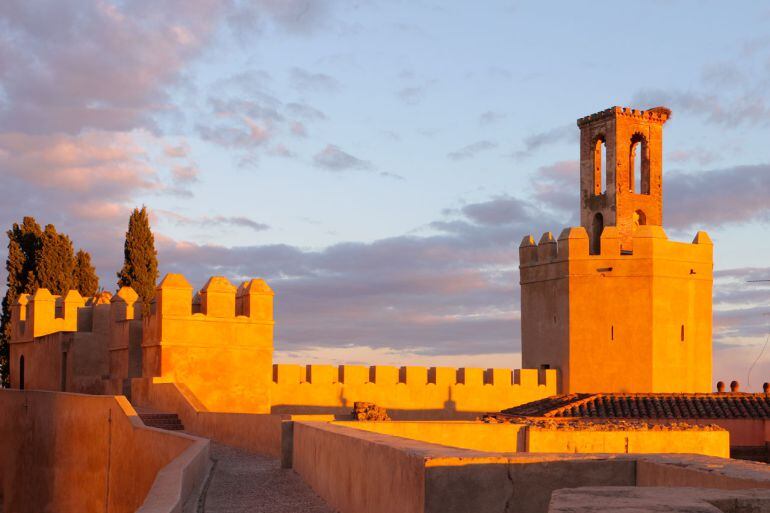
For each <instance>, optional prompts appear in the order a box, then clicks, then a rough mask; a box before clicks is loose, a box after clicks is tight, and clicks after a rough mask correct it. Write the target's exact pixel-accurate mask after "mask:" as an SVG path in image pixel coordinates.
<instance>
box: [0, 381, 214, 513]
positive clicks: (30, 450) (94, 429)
mask: <svg viewBox="0 0 770 513" xmlns="http://www.w3.org/2000/svg"><path fill="white" fill-rule="evenodd" d="M0 411H2V415H0V454H2V455H3V457H2V459H0V469H1V471H0V477H2V500H3V506H2V511H7V512H14V513H48V512H50V513H56V512H69V511H78V512H83V513H97V512H99V513H102V512H105V511H108V512H110V513H122V512H125V513H128V512H134V511H137V510H139V511H143V512H144V511H146V512H148V513H150V512H152V513H171V512H172V511H181V510H182V504H183V503H184V502H185V500H186V499H187V498H188V495H189V493H190V492H191V491H192V490H193V489H196V488H197V487H198V486H199V485H200V484H201V483H202V481H203V479H204V478H205V475H206V472H207V470H208V460H209V457H208V456H209V454H208V453H209V442H208V440H203V439H200V438H196V437H192V436H189V435H186V434H181V433H172V432H169V431H164V430H160V429H155V428H148V427H145V426H144V425H143V423H142V422H141V420H139V417H137V415H136V412H135V411H134V410H133V408H132V407H131V405H130V404H128V402H127V401H126V400H125V398H123V397H108V396H88V395H78V394H62V393H55V392H45V391H18V390H2V391H0ZM179 457H182V458H183V459H182V460H178V461H177V458H179ZM156 478H157V479H159V481H158V482H156ZM155 484H158V485H159V486H161V487H162V488H163V489H162V490H154V487H155ZM153 490H154V492H153ZM151 492H153V493H151ZM155 492H158V493H155ZM148 496H149V497H148ZM145 498H148V500H147V501H145ZM143 505H144V508H142V509H139V508H140V507H141V506H143Z"/></svg>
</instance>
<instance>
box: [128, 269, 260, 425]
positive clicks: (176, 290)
mask: <svg viewBox="0 0 770 513" xmlns="http://www.w3.org/2000/svg"><path fill="white" fill-rule="evenodd" d="M199 308H200V311H199V312H197V313H193V287H192V285H190V284H189V283H188V282H187V280H186V279H185V277H184V276H182V275H181V274H168V275H166V277H165V278H163V281H161V283H160V284H159V285H158V288H157V290H156V296H155V303H154V305H153V307H152V309H151V312H150V314H149V315H148V316H147V317H146V318H145V319H144V324H143V330H144V333H143V343H142V375H143V377H145V378H155V379H154V381H156V382H177V383H183V384H184V385H185V386H186V387H187V388H188V389H189V390H190V392H192V394H193V395H194V396H195V397H196V398H197V399H198V400H199V401H200V402H201V403H202V404H203V405H205V407H206V408H207V409H208V410H210V411H230V412H244V413H269V412H270V381H271V372H272V370H271V366H272V363H273V325H274V322H273V291H272V290H271V289H270V287H269V286H268V285H267V283H265V282H264V281H263V280H251V281H248V282H245V283H244V284H242V285H241V286H240V287H239V288H237V289H236V287H235V286H233V285H232V284H231V283H230V282H229V281H228V280H227V279H226V278H223V277H219V276H215V277H213V278H210V279H209V280H208V282H207V283H206V285H205V286H204V287H203V289H201V291H200V294H199ZM196 309H197V308H196Z"/></svg>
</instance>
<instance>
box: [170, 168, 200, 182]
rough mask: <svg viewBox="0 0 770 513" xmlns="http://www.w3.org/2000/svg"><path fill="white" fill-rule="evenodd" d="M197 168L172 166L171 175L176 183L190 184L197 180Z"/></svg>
mask: <svg viewBox="0 0 770 513" xmlns="http://www.w3.org/2000/svg"><path fill="white" fill-rule="evenodd" d="M198 173H199V171H198V169H197V168H196V167H194V166H174V167H173V168H172V169H171V175H172V177H173V180H174V183H176V184H184V185H187V184H191V183H195V182H197V181H198Z"/></svg>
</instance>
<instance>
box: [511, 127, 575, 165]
mask: <svg viewBox="0 0 770 513" xmlns="http://www.w3.org/2000/svg"><path fill="white" fill-rule="evenodd" d="M579 138H580V131H579V130H578V128H577V126H575V125H574V124H569V125H563V126H559V127H556V128H552V129H550V130H547V131H545V132H538V133H536V134H532V135H530V136H527V137H525V138H524V149H522V150H519V151H517V152H515V153H514V156H515V157H516V158H525V157H529V156H530V155H532V153H534V152H535V151H537V150H539V149H541V148H543V147H546V146H549V145H551V144H556V143H561V142H573V143H574V142H578V141H579V140H580V139H579Z"/></svg>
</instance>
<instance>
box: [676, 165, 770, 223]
mask: <svg viewBox="0 0 770 513" xmlns="http://www.w3.org/2000/svg"><path fill="white" fill-rule="evenodd" d="M663 186H664V187H665V191H666V194H665V201H666V203H665V210H664V212H663V218H664V222H665V224H666V226H670V227H672V228H677V229H684V228H695V227H700V226H707V227H709V228H717V227H721V226H725V225H729V224H739V223H746V222H751V221H767V220H768V215H770V202H768V198H770V165H768V164H760V165H753V166H735V167H730V168H723V169H714V170H709V171H703V172H698V173H689V172H682V171H679V172H671V173H668V174H666V175H665V176H664V178H663Z"/></svg>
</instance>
